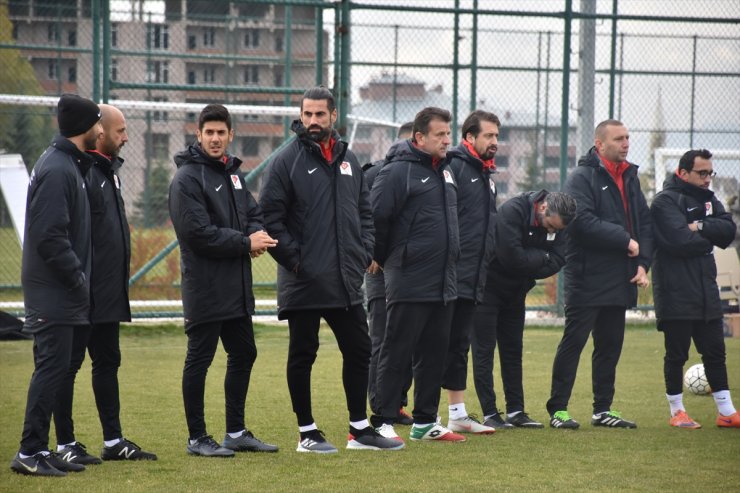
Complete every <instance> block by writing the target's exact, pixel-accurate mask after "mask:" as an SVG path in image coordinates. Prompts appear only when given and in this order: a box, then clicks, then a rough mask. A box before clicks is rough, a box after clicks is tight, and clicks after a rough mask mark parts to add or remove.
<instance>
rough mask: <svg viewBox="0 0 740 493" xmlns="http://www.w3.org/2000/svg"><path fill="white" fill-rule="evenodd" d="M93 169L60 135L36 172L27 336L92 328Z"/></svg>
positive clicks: (28, 234)
mask: <svg viewBox="0 0 740 493" xmlns="http://www.w3.org/2000/svg"><path fill="white" fill-rule="evenodd" d="M92 163H93V158H92V157H91V156H89V155H88V154H85V153H84V152H82V151H80V150H79V149H77V147H76V146H75V145H74V144H73V143H72V142H71V141H70V140H68V139H66V138H64V137H62V136H61V135H58V136H56V137H55V138H54V140H53V141H52V142H51V145H50V146H49V147H48V148H47V149H46V151H44V153H43V154H42V155H41V157H40V158H39V159H38V161H36V164H35V165H34V167H33V171H32V172H31V183H30V184H29V186H28V196H27V198H26V226H25V232H24V243H23V261H22V270H21V283H22V285H23V301H24V303H25V308H26V321H25V323H24V326H23V330H24V331H25V332H28V333H35V332H38V331H40V330H43V329H45V328H48V327H50V326H54V325H88V324H89V323H90V270H91V261H92V245H91V240H90V203H89V201H88V198H87V191H86V184H85V179H84V176H85V175H86V174H87V172H88V171H89V170H90V166H92Z"/></svg>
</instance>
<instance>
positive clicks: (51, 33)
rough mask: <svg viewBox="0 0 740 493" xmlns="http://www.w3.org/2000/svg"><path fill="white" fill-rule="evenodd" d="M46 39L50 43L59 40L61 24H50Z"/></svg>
mask: <svg viewBox="0 0 740 493" xmlns="http://www.w3.org/2000/svg"><path fill="white" fill-rule="evenodd" d="M46 40H47V41H49V42H50V43H58V42H59V24H49V26H48V27H47V28H46Z"/></svg>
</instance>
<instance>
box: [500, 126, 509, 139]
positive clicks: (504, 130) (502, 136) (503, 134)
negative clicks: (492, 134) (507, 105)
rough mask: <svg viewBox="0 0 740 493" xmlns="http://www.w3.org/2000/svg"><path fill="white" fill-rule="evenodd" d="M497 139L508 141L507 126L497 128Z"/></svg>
mask: <svg viewBox="0 0 740 493" xmlns="http://www.w3.org/2000/svg"><path fill="white" fill-rule="evenodd" d="M498 141H499V142H508V141H509V129H508V128H499V129H498Z"/></svg>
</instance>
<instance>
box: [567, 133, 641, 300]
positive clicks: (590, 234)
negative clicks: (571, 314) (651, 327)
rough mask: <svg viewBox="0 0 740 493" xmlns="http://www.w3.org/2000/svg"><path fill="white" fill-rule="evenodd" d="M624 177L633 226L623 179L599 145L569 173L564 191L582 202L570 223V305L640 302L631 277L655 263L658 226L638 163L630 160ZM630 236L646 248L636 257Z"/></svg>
mask: <svg viewBox="0 0 740 493" xmlns="http://www.w3.org/2000/svg"><path fill="white" fill-rule="evenodd" d="M622 177H623V180H624V189H625V195H626V196H627V201H628V205H629V213H630V221H629V222H630V223H631V225H632V228H631V231H630V229H629V226H628V221H627V216H626V214H625V211H624V206H623V203H622V197H621V195H620V193H619V189H618V188H617V184H616V182H615V181H614V179H613V178H612V177H611V175H610V174H609V172H608V171H607V170H606V168H605V167H604V165H603V163H602V162H601V159H600V158H599V156H598V154H597V153H596V148H594V147H592V148H591V150H590V151H589V152H588V153H587V154H586V155H585V156H583V157H581V159H579V161H578V166H577V167H576V168H575V169H574V170H572V171H571V173H570V175H569V176H568V179H567V181H566V183H565V187H564V190H563V191H564V192H566V193H568V194H570V195H571V196H572V197H573V198H575V199H576V202H577V204H578V205H577V214H576V217H575V219H574V220H573V222H572V223H571V224H570V225H569V226H568V235H569V241H568V246H567V254H566V264H565V268H564V269H563V273H564V277H565V283H564V285H565V304H566V305H573V306H621V307H625V308H630V307H634V306H635V305H636V304H637V285H636V284H634V283H630V282H629V281H630V279H632V278H633V277H634V276H635V274H636V273H637V266H638V265H642V266H643V267H644V268H645V271H647V270H648V269H649V267H650V262H651V260H652V256H653V231H652V225H651V221H650V210H649V209H648V206H647V202H646V201H645V196H644V195H643V194H642V191H641V190H640V180H639V179H638V177H637V166H636V165H634V164H630V166H629V168H628V169H627V170H625V172H624V174H623V175H622ZM630 238H633V239H634V240H635V241H637V242H638V243H639V245H640V254H639V256H637V257H635V258H631V257H627V246H628V245H629V240H630Z"/></svg>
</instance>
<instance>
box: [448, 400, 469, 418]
mask: <svg viewBox="0 0 740 493" xmlns="http://www.w3.org/2000/svg"><path fill="white" fill-rule="evenodd" d="M449 410H450V419H465V418H467V417H468V412H467V411H466V410H465V403H464V402H459V403H457V404H450V405H449Z"/></svg>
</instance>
